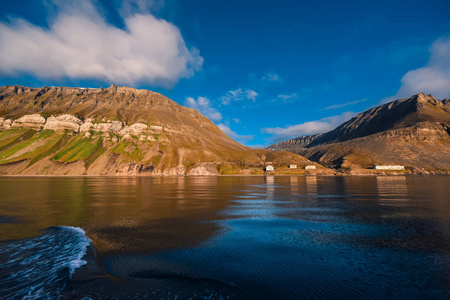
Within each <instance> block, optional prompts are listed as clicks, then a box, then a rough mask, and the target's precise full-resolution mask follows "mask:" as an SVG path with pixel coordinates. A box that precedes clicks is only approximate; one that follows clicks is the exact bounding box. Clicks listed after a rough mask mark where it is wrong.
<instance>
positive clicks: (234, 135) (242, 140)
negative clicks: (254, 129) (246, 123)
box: [217, 123, 254, 143]
mask: <svg viewBox="0 0 450 300" xmlns="http://www.w3.org/2000/svg"><path fill="white" fill-rule="evenodd" d="M217 126H218V127H219V128H220V129H221V130H222V131H223V132H224V133H225V134H226V135H228V136H229V137H230V138H232V139H235V140H237V141H238V142H240V143H245V142H248V141H251V140H253V138H254V135H240V134H237V133H236V132H234V131H233V130H231V129H230V127H229V126H227V125H225V124H222V123H220V124H219V125H217Z"/></svg>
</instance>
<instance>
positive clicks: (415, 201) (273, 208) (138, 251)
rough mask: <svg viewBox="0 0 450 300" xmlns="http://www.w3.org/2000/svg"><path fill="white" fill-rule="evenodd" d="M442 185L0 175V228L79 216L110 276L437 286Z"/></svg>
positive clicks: (444, 239)
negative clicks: (10, 176)
mask: <svg viewBox="0 0 450 300" xmlns="http://www.w3.org/2000/svg"><path fill="white" fill-rule="evenodd" d="M449 189H450V182H449V178H447V177H423V178H418V177H404V176H400V177H316V176H301V177H298V176H286V177H284V176H280V177H278V176H265V177H263V176H258V177H250V176H249V177H232V176H230V177H210V178H209V177H192V178H183V177H169V178H162V177H156V178H146V177H109V178H104V177H89V178H82V177H79V178H0V190H1V191H2V194H1V198H0V239H1V240H7V239H20V238H26V237H31V236H34V235H37V234H38V233H39V232H40V230H41V229H43V228H47V227H51V226H77V227H81V228H83V229H85V230H86V232H87V235H88V237H89V238H91V239H92V242H93V245H94V246H95V248H96V249H97V253H98V256H97V258H96V261H97V262H98V263H99V264H100V267H101V269H102V270H104V271H106V272H107V273H108V274H109V275H111V276H116V277H120V278H123V277H125V278H140V279H142V278H146V279H148V278H166V277H170V278H172V277H177V276H178V277H182V276H188V277H189V278H188V279H186V280H188V281H189V280H192V278H195V280H200V279H202V278H206V279H208V280H211V281H213V282H216V283H217V282H218V283H221V282H226V283H232V284H233V285H235V286H238V287H239V288H240V289H242V290H244V291H245V292H246V293H247V294H248V295H249V296H250V297H251V298H274V297H280V298H283V299H287V298H301V297H304V298H348V297H351V298H361V297H363V296H367V297H368V298H392V297H390V296H392V295H396V296H398V297H400V298H411V297H422V298H439V297H441V296H442V295H445V293H446V291H448V290H449V287H450V283H449V278H450V276H449V275H450V274H449V269H448V265H450V232H449V228H450V223H449V220H450V203H449V202H448V200H447V199H448V194H449V192H450V190H449ZM1 275H2V274H1V272H0V276H1ZM164 276H166V277H164ZM183 280H185V279H183ZM200 281H201V280H200ZM189 282H190V281H189ZM216 283H215V285H216ZM218 283H217V284H218ZM171 284H172V282H171ZM218 285H220V284H218ZM187 286H189V285H187ZM389 293H391V294H389ZM441 298H442V297H441Z"/></svg>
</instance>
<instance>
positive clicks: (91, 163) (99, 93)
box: [0, 86, 308, 175]
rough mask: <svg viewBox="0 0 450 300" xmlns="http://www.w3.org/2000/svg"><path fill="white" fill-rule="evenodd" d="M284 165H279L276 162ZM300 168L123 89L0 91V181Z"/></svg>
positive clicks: (193, 114)
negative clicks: (269, 164) (13, 177)
mask: <svg viewBox="0 0 450 300" xmlns="http://www.w3.org/2000/svg"><path fill="white" fill-rule="evenodd" d="M281 158H283V159H281ZM286 158H287V160H288V161H289V163H296V164H298V165H300V166H301V165H305V164H307V163H308V160H307V159H305V158H304V157H301V156H299V155H295V154H292V153H289V152H286V153H284V154H283V153H279V152H274V153H272V152H270V151H268V150H264V149H259V150H254V149H251V148H248V147H245V146H243V145H241V144H239V143H237V142H236V141H234V140H232V139H231V138H229V137H228V136H227V135H225V134H224V133H223V132H222V131H221V130H220V129H219V128H218V127H217V126H215V125H214V124H213V123H212V122H211V121H210V120H209V119H207V118H206V117H204V116H203V115H202V114H200V113H199V112H198V111H196V110H194V109H190V108H187V107H183V106H181V105H179V104H177V103H176V102H174V101H172V100H170V99H168V98H166V97H164V96H163V95H161V94H158V93H155V92H152V91H148V90H137V89H132V88H127V87H116V86H111V87H109V88H106V89H104V88H100V89H82V88H68V87H43V88H27V87H22V86H3V87H0V174H8V175H12V174H24V175H84V174H88V175H120V174H151V175H185V174H188V175H205V174H219V172H222V173H239V172H241V171H243V170H253V171H259V170H262V166H264V163H265V162H266V161H267V160H268V159H270V160H271V161H273V162H274V164H275V165H276V164H277V163H278V164H284V163H285V162H284V160H286Z"/></svg>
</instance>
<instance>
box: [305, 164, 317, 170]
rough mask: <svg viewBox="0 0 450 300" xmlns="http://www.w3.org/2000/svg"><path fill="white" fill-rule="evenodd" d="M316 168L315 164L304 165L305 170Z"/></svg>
mask: <svg viewBox="0 0 450 300" xmlns="http://www.w3.org/2000/svg"><path fill="white" fill-rule="evenodd" d="M315 169H316V166H315V165H307V166H306V167H305V170H315Z"/></svg>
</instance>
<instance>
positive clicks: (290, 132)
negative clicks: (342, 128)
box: [261, 111, 356, 142]
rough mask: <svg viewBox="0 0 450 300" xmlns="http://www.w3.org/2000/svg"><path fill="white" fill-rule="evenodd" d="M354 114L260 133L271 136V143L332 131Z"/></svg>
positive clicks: (264, 130)
mask: <svg viewBox="0 0 450 300" xmlns="http://www.w3.org/2000/svg"><path fill="white" fill-rule="evenodd" d="M354 115H356V113H354V112H350V111H348V112H345V113H343V114H341V115H337V116H332V117H327V118H323V119H320V120H316V121H310V122H305V123H301V124H297V125H292V126H286V127H284V128H283V127H275V128H262V129H261V132H262V133H266V134H271V135H272V142H279V141H282V140H286V139H290V138H294V137H299V136H304V135H313V134H318V133H324V132H328V131H330V130H333V129H334V128H336V127H337V126H339V125H340V124H341V123H343V122H345V121H348V120H350V119H351V118H352V117H353V116H354Z"/></svg>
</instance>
